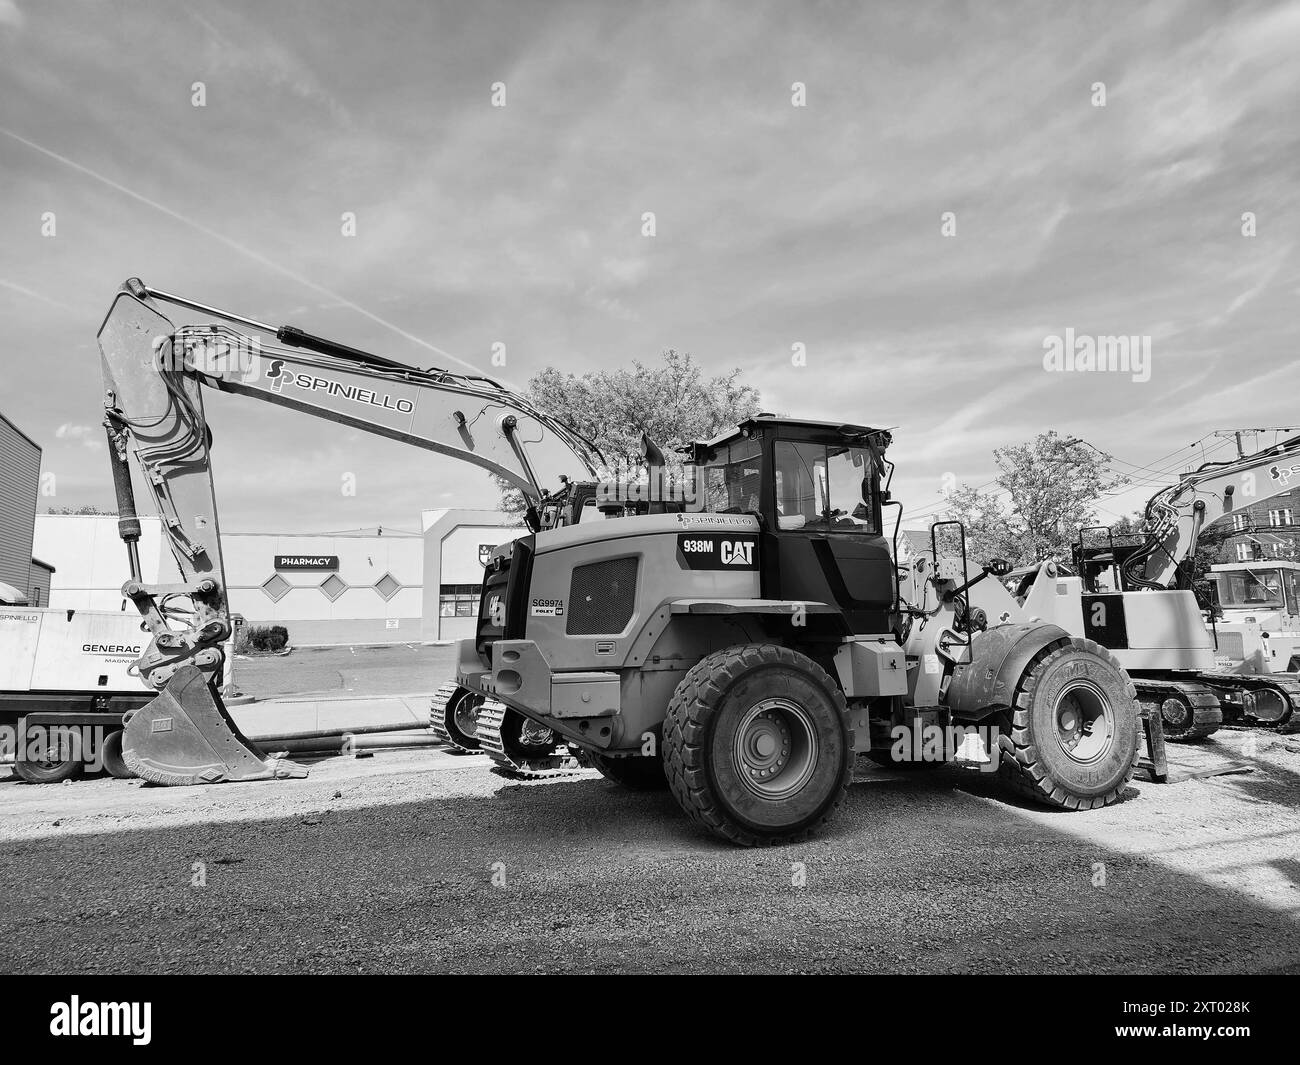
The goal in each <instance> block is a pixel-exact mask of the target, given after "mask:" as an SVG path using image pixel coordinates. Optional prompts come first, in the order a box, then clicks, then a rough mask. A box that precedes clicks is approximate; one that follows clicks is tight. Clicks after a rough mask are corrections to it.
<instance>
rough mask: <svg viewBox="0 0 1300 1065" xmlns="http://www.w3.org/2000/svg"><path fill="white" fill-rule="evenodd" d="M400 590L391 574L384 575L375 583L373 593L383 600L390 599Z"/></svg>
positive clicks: (397, 582) (398, 584) (400, 587)
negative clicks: (380, 596)
mask: <svg viewBox="0 0 1300 1065" xmlns="http://www.w3.org/2000/svg"><path fill="white" fill-rule="evenodd" d="M401 589H402V585H401V583H400V582H399V581H398V580H397V578H396V577H394V576H393V575H392V574H391V573H385V574H384V575H383V576H382V577H380V578H379V580H377V581H375V591H377V592H378V593H379V594H380V595H382V596H383V597H384V598H385V599H392V598H393V596H395V595H396V594H397V593H398V592H399V591H401Z"/></svg>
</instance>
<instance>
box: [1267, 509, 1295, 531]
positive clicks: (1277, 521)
mask: <svg viewBox="0 0 1300 1065" xmlns="http://www.w3.org/2000/svg"><path fill="white" fill-rule="evenodd" d="M1268 523H1269V524H1270V525H1272V526H1273V527H1274V528H1279V527H1281V526H1284V525H1290V524H1291V508H1290V507H1283V508H1282V509H1281V510H1270V511H1269V512H1268Z"/></svg>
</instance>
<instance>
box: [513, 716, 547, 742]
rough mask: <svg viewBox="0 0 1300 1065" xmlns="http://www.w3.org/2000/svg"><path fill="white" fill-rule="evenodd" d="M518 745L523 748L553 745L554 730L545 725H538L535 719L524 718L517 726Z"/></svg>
mask: <svg viewBox="0 0 1300 1065" xmlns="http://www.w3.org/2000/svg"><path fill="white" fill-rule="evenodd" d="M519 745H520V746H521V747H524V748H535V749H543V748H550V747H553V746H554V745H555V732H554V731H553V730H552V729H549V728H547V727H546V726H545V725H539V724H538V723H537V722H536V721H533V720H531V719H529V718H524V722H523V724H522V725H520V726H519Z"/></svg>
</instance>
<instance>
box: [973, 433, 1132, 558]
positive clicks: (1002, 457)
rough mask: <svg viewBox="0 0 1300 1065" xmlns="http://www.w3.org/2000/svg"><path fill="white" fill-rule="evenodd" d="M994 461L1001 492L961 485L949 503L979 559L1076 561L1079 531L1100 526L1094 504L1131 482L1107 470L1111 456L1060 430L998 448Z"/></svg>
mask: <svg viewBox="0 0 1300 1065" xmlns="http://www.w3.org/2000/svg"><path fill="white" fill-rule="evenodd" d="M993 460H994V462H995V463H996V464H997V468H998V476H997V478H996V484H997V485H998V490H997V491H992V492H982V491H980V490H979V489H976V488H972V487H970V486H969V485H961V486H959V487H958V488H957V490H956V491H955V492H953V494H952V495H951V496H949V498H948V506H947V512H948V516H949V517H951V518H955V519H957V520H959V521H961V522H962V523H963V524H964V525H965V526H966V535H967V550H968V553H969V554H970V556H971V557H972V559H973V560H979V561H986V560H988V559H989V558H1005V559H1007V560H1009V561H1011V562H1012V563H1014V564H1016V565H1029V564H1032V563H1036V562H1042V561H1044V560H1045V559H1049V558H1054V559H1069V558H1070V545H1071V544H1073V543H1074V541H1075V538H1076V537H1077V536H1078V533H1079V530H1080V529H1081V528H1083V527H1084V526H1087V525H1096V524H1098V519H1097V510H1096V507H1095V506H1094V504H1093V501H1094V500H1095V499H1097V498H1098V497H1099V496H1101V495H1102V494H1103V493H1105V492H1108V491H1110V490H1111V489H1113V488H1115V487H1117V486H1118V485H1120V484H1122V483H1124V482H1123V478H1121V477H1118V476H1116V475H1114V474H1112V473H1111V472H1110V471H1109V470H1108V469H1107V465H1108V464H1109V463H1110V461H1111V456H1110V455H1107V454H1105V453H1104V452H1101V451H1097V450H1096V449H1095V448H1093V447H1091V446H1090V445H1088V444H1085V443H1083V442H1082V441H1080V440H1076V439H1074V438H1073V437H1071V438H1068V439H1067V438H1063V437H1061V436H1060V434H1058V433H1057V432H1056V431H1055V430H1048V431H1047V432H1045V433H1039V434H1038V436H1036V437H1034V439H1033V440H1028V441H1026V442H1025V443H1023V444H1015V445H1011V446H1009V447H1000V448H997V449H996V450H995V451H994V452H993Z"/></svg>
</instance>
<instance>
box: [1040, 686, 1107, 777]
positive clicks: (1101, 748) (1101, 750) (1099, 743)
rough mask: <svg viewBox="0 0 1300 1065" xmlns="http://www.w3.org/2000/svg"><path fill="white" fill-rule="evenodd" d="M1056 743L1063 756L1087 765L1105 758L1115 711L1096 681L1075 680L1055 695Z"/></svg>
mask: <svg viewBox="0 0 1300 1065" xmlns="http://www.w3.org/2000/svg"><path fill="white" fill-rule="evenodd" d="M1053 717H1054V721H1055V725H1056V742H1057V743H1058V744H1059V745H1060V747H1061V750H1062V751H1064V752H1065V754H1066V756H1067V757H1069V758H1070V759H1072V760H1073V761H1075V762H1079V763H1081V764H1087V763H1090V762H1096V761H1098V760H1100V759H1101V758H1103V757H1105V755H1106V752H1107V751H1109V750H1110V745H1111V740H1112V739H1113V737H1114V735H1115V712H1114V710H1112V709H1111V705H1110V700H1109V699H1107V698H1106V695H1105V693H1104V692H1102V690H1101V689H1100V688H1098V687H1097V686H1096V685H1095V684H1091V683H1089V682H1088V681H1083V680H1080V681H1075V682H1074V683H1073V684H1070V685H1067V686H1066V687H1065V688H1064V689H1063V690H1062V692H1061V694H1060V695H1058V696H1057V698H1056V707H1055V710H1054V713H1053Z"/></svg>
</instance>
